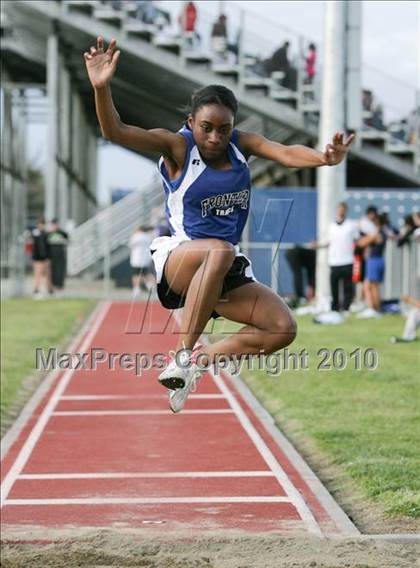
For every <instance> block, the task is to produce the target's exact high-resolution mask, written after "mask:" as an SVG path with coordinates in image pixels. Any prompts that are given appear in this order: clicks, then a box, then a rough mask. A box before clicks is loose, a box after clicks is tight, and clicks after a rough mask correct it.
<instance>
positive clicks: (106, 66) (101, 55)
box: [83, 36, 121, 89]
mask: <svg viewBox="0 0 420 568" xmlns="http://www.w3.org/2000/svg"><path fill="white" fill-rule="evenodd" d="M116 45H117V42H116V40H115V39H112V40H111V42H110V44H109V46H108V49H107V50H106V51H104V40H103V38H102V37H101V36H99V37H98V38H97V39H96V47H93V46H92V47H91V48H90V51H89V52H87V51H86V52H85V53H84V54H83V57H84V58H85V63H86V69H87V72H88V75H89V79H90V82H91V83H92V87H93V88H94V89H100V88H102V87H106V86H107V85H108V84H109V83H110V82H111V79H112V77H113V75H114V73H115V69H116V67H117V62H118V59H119V57H120V53H121V52H120V51H119V50H117V51H115V48H116Z"/></svg>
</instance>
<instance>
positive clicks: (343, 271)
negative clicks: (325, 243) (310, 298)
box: [328, 203, 359, 312]
mask: <svg viewBox="0 0 420 568" xmlns="http://www.w3.org/2000/svg"><path fill="white" fill-rule="evenodd" d="M346 216H347V204H346V203H339V204H338V206H337V218H336V220H335V221H334V223H331V225H330V229H329V248H328V264H329V266H330V269H331V271H330V285H331V294H332V304H331V310H332V311H333V312H339V311H341V310H344V311H345V312H347V311H348V310H349V308H350V304H351V303H352V301H353V296H354V285H353V280H352V276H353V248H354V241H355V240H356V239H357V237H358V236H359V232H358V229H357V225H356V223H355V222H354V221H352V220H351V219H347V218H346ZM340 284H341V285H342V287H343V301H342V303H341V304H340V298H339V292H340Z"/></svg>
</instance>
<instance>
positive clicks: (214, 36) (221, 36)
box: [211, 14, 228, 59]
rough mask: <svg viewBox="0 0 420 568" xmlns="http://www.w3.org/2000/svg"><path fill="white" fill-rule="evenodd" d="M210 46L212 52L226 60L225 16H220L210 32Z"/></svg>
mask: <svg viewBox="0 0 420 568" xmlns="http://www.w3.org/2000/svg"><path fill="white" fill-rule="evenodd" d="M211 45H212V49H213V51H214V52H215V53H216V54H217V55H219V56H220V57H221V58H222V59H226V51H227V47H228V33H227V22H226V16H225V14H220V16H219V17H218V19H217V20H216V21H215V22H214V24H213V27H212V30H211Z"/></svg>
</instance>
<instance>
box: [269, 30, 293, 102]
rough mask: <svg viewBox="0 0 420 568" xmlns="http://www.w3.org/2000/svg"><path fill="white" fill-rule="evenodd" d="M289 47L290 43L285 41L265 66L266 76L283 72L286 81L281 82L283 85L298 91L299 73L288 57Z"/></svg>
mask: <svg viewBox="0 0 420 568" xmlns="http://www.w3.org/2000/svg"><path fill="white" fill-rule="evenodd" d="M289 47H290V42H288V41H285V42H284V43H283V45H282V46H281V47H279V48H278V49H277V50H276V51H275V52H274V53H273V55H272V56H271V57H270V58H269V59H266V60H265V61H264V62H263V64H264V71H265V75H266V76H268V77H269V76H270V75H271V74H272V73H274V72H275V71H282V72H283V73H284V79H283V80H282V81H281V85H282V86H283V87H286V88H287V89H291V90H294V91H295V90H296V89H297V71H296V69H295V68H294V67H292V65H291V64H290V61H289V55H288V50H289Z"/></svg>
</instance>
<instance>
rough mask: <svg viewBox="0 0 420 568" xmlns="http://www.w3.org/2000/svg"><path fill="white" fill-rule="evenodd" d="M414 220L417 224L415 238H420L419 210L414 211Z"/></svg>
mask: <svg viewBox="0 0 420 568" xmlns="http://www.w3.org/2000/svg"><path fill="white" fill-rule="evenodd" d="M413 220H414V224H415V226H416V228H415V229H414V233H413V239H415V240H417V239H420V213H419V212H418V211H414V213H413Z"/></svg>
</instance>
